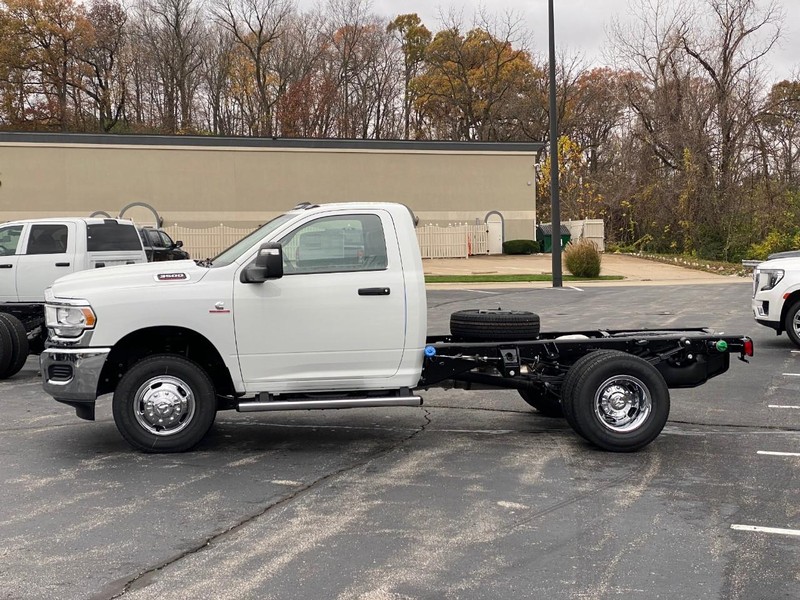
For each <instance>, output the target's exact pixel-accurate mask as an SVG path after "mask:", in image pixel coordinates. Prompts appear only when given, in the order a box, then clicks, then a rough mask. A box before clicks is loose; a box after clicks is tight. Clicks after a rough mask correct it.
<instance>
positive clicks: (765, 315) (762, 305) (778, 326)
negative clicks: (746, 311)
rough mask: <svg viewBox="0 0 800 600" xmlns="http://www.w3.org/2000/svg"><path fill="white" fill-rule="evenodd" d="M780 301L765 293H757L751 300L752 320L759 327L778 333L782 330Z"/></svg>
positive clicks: (778, 298)
mask: <svg viewBox="0 0 800 600" xmlns="http://www.w3.org/2000/svg"><path fill="white" fill-rule="evenodd" d="M781 301H782V299H781V298H780V297H779V296H777V297H776V296H775V295H774V294H769V293H766V292H759V293H758V294H756V296H755V297H754V298H753V299H752V301H751V303H750V307H751V308H752V310H753V318H754V319H755V320H756V322H757V323H758V324H759V325H764V326H765V327H769V328H770V329H774V330H775V331H777V332H778V333H780V332H781V331H782V330H783V323H781V311H780V307H781Z"/></svg>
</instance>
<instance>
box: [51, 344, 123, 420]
mask: <svg viewBox="0 0 800 600" xmlns="http://www.w3.org/2000/svg"><path fill="white" fill-rule="evenodd" d="M109 352H111V348H46V349H45V350H44V351H43V352H42V354H41V355H40V356H39V366H40V367H41V370H42V385H43V387H44V391H45V392H47V393H48V394H50V395H51V396H52V397H53V398H55V399H56V400H58V401H59V402H63V403H64V404H69V405H70V406H73V407H75V412H76V413H77V415H78V416H79V417H80V418H82V419H88V420H90V421H93V420H94V402H95V400H96V399H97V384H98V382H99V381H100V373H101V372H102V371H103V365H105V362H106V358H108V353H109Z"/></svg>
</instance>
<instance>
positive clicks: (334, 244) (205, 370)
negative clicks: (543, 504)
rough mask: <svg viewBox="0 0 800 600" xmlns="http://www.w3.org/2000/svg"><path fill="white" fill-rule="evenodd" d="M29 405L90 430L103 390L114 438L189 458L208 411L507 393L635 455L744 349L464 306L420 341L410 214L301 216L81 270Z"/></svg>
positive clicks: (316, 210) (305, 208) (57, 287)
mask: <svg viewBox="0 0 800 600" xmlns="http://www.w3.org/2000/svg"><path fill="white" fill-rule="evenodd" d="M46 301H47V303H46V315H47V328H48V331H49V338H48V348H46V349H45V350H44V351H43V352H42V354H41V358H40V361H41V368H42V378H43V385H44V389H45V391H47V392H48V393H49V394H50V395H52V396H53V397H54V398H55V399H56V400H58V401H60V402H63V403H65V404H68V405H70V406H73V407H74V408H75V410H76V413H77V415H78V416H79V417H81V418H84V419H89V420H93V419H94V414H95V403H96V400H97V398H98V397H99V396H102V395H104V394H108V393H113V400H112V409H113V415H114V420H115V423H116V425H117V428H118V429H119V431H120V433H121V434H122V435H123V437H124V438H125V439H126V440H127V441H128V442H129V443H130V444H131V445H132V446H133V447H135V448H138V449H140V450H143V451H146V452H177V451H184V450H188V449H190V448H192V447H193V446H195V445H196V444H197V443H198V442H200V441H201V440H202V438H203V437H204V436H205V435H206V433H207V432H208V430H209V428H210V427H211V426H212V423H213V421H214V419H215V415H216V413H217V411H219V410H224V409H236V410H239V411H246V412H251V411H275V410H308V409H325V408H356V407H376V406H387V407H388V406H419V405H420V404H421V403H422V399H421V397H420V396H419V395H417V390H419V389H425V388H428V387H432V386H449V387H461V388H465V389H486V388H507V389H515V390H518V391H519V393H520V395H521V396H522V398H523V399H524V400H525V401H526V402H527V403H528V404H530V405H531V406H533V407H534V408H536V409H537V410H538V411H539V412H541V413H543V414H544V415H546V416H563V417H564V418H566V419H567V421H568V422H569V424H570V425H571V426H572V427H573V429H574V430H575V431H576V432H577V433H579V434H580V435H582V436H583V437H585V438H586V439H587V440H589V441H591V442H592V443H594V444H595V445H597V446H599V447H601V448H604V449H606V450H612V451H632V450H637V449H639V448H642V447H644V446H646V445H647V444H649V443H650V442H651V441H652V440H653V439H655V438H656V437H657V436H658V434H659V433H660V432H661V430H662V428H663V427H664V424H665V423H666V420H667V416H668V414H669V390H668V388H669V387H693V386H697V385H700V384H702V383H704V382H705V381H706V380H708V379H709V378H711V377H714V376H716V375H719V374H721V373H724V372H725V371H726V370H727V369H728V367H729V364H730V356H731V354H738V355H739V357H740V358H742V359H744V357H745V356H747V355H752V353H753V346H752V341H751V340H750V339H749V338H747V337H745V336H737V335H717V334H713V333H711V332H710V331H708V330H706V329H670V330H632V331H607V330H593V331H579V332H549V333H544V332H541V331H540V327H539V317H538V315H536V314H534V313H530V312H524V311H503V310H499V309H488V310H482V309H472V310H463V311H458V312H455V313H453V314H452V315H451V320H450V334H449V335H442V336H427V301H426V290H425V279H424V274H423V267H422V260H421V258H420V252H419V245H418V242H417V238H416V232H415V230H414V221H413V218H412V215H411V213H410V211H409V210H408V209H407V208H406V207H405V206H402V205H398V204H379V203H350V204H328V205H321V206H317V205H308V204H304V205H299V206H297V207H295V209H293V210H291V211H289V212H287V213H286V214H283V215H281V216H279V217H277V218H275V219H274V220H272V221H270V222H269V223H267V224H265V225H264V226H263V227H261V228H260V229H258V230H256V231H255V232H253V233H251V234H250V235H248V236H247V237H245V238H244V239H242V240H241V241H239V242H238V243H236V244H235V245H233V246H232V247H231V248H229V249H227V250H225V251H224V252H223V253H222V254H220V255H219V256H217V257H216V258H214V259H213V260H211V261H202V262H200V263H198V264H196V263H194V262H192V261H178V262H171V263H150V264H146V265H133V266H130V267H126V268H121V269H101V270H88V271H84V272H81V273H75V274H74V275H71V276H69V277H65V278H62V279H59V280H58V281H57V282H56V283H55V284H54V285H53V286H52V287H51V288H49V289H48V291H47V294H46Z"/></svg>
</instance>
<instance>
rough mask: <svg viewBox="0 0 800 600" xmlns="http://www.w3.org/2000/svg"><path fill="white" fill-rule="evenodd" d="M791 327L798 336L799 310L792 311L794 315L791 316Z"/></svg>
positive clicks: (799, 327) (799, 333) (799, 330)
mask: <svg viewBox="0 0 800 600" xmlns="http://www.w3.org/2000/svg"><path fill="white" fill-rule="evenodd" d="M792 329H794V333H795V335H797V337H798V338H800V310H798V311H797V312H796V313H794V317H793V318H792Z"/></svg>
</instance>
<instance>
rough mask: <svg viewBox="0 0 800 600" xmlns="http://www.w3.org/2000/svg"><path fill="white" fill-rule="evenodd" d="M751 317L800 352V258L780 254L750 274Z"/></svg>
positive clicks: (760, 264) (788, 254)
mask: <svg viewBox="0 0 800 600" xmlns="http://www.w3.org/2000/svg"><path fill="white" fill-rule="evenodd" d="M752 308H753V317H754V318H755V320H756V322H757V323H759V324H761V325H764V326H765V327H769V328H770V329H774V330H775V331H776V332H777V333H778V335H780V334H781V333H783V332H784V331H785V332H786V335H788V336H789V339H790V340H791V341H792V343H793V344H794V345H795V346H797V347H798V348H800V257H798V256H795V255H792V254H790V253H783V256H780V255H778V256H777V257H776V258H772V259H770V260H767V261H765V262H762V263H759V264H758V266H756V267H755V269H754V270H753V300H752Z"/></svg>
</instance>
